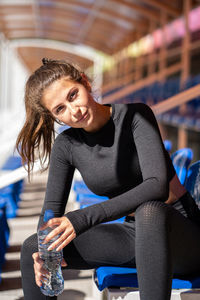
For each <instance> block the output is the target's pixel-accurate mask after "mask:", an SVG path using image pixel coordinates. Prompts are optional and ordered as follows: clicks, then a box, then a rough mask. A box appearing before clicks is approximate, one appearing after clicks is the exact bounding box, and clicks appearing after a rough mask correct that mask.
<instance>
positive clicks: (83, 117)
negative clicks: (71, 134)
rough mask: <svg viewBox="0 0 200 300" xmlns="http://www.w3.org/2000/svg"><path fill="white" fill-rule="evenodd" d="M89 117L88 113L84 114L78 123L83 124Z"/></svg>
mask: <svg viewBox="0 0 200 300" xmlns="http://www.w3.org/2000/svg"><path fill="white" fill-rule="evenodd" d="M87 116H88V112H86V113H84V115H83V116H82V117H81V118H80V119H79V120H78V121H77V122H81V121H83V120H85V119H86V118H87Z"/></svg>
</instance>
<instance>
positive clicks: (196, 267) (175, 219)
mask: <svg viewBox="0 0 200 300" xmlns="http://www.w3.org/2000/svg"><path fill="white" fill-rule="evenodd" d="M169 230H170V245H171V254H172V261H173V268H174V273H176V274H181V275H186V274H190V273H195V272H199V271H200V226H199V225H197V224H195V223H194V222H192V221H191V220H189V219H188V218H186V217H184V216H183V215H182V214H180V213H179V212H178V211H176V210H174V209H172V212H171V214H170V228H169Z"/></svg>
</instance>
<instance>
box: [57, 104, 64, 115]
mask: <svg viewBox="0 0 200 300" xmlns="http://www.w3.org/2000/svg"><path fill="white" fill-rule="evenodd" d="M63 109H64V106H63V105H61V106H58V107H57V109H56V115H58V114H59V113H60V112H61V111H62V110H63Z"/></svg>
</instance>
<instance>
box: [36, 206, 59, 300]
mask: <svg viewBox="0 0 200 300" xmlns="http://www.w3.org/2000/svg"><path fill="white" fill-rule="evenodd" d="M53 217H54V213H53V211H52V210H46V211H45V214H44V219H43V220H44V222H47V221H48V220H50V219H52V218H53ZM52 230H53V228H50V227H48V228H46V229H44V230H38V249H39V256H40V258H41V259H42V260H43V261H44V265H43V267H44V268H45V269H46V270H47V271H48V272H49V278H48V279H45V280H44V282H42V286H41V288H40V290H41V292H42V293H43V294H44V295H46V296H51V297H53V296H58V295H59V294H61V293H62V292H63V289H64V279H63V276H62V270H61V261H62V258H63V252H62V250H61V251H56V249H53V250H49V251H48V250H47V249H48V247H49V246H50V245H51V244H52V243H53V242H54V241H55V240H57V239H58V237H59V236H56V237H55V238H53V239H52V240H51V241H50V242H48V243H47V244H42V243H43V241H44V239H45V237H46V236H47V234H48V233H49V232H51V231H52Z"/></svg>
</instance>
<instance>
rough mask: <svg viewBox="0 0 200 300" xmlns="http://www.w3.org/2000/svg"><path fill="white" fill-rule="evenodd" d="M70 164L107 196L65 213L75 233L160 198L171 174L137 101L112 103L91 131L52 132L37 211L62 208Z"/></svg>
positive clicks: (153, 125) (148, 114) (151, 121)
mask: <svg viewBox="0 0 200 300" xmlns="http://www.w3.org/2000/svg"><path fill="white" fill-rule="evenodd" d="M75 168H77V169H78V170H79V171H80V173H81V175H82V177H83V179H84V181H85V183H86V184H87V186H88V187H89V189H90V190H91V191H93V192H94V193H96V194H98V195H102V196H107V197H108V198H109V200H106V201H104V202H102V203H99V204H94V205H92V206H89V207H86V208H84V209H78V210H75V211H71V212H68V213H67V214H66V216H67V217H68V218H69V220H70V221H71V223H72V225H73V226H74V229H75V231H76V234H77V235H78V234H80V233H82V232H84V231H86V230H87V229H89V228H90V227H92V226H94V225H96V224H99V223H102V222H106V221H110V220H114V219H117V218H119V217H122V216H125V215H128V214H130V213H132V212H134V211H135V209H136V208H137V207H138V206H139V205H140V204H142V203H143V202H146V201H150V200H158V201H166V200H167V198H168V193H169V182H170V180H171V179H172V178H173V176H174V175H175V170H174V168H173V165H172V162H171V159H170V157H169V155H168V153H167V151H166V150H165V148H164V146H163V142H162V139H161V136H160V132H159V129H158V125H157V122H156V119H155V117H154V114H153V112H152V110H151V109H150V108H149V107H148V106H147V105H145V104H141V103H137V104H136V103H135V104H127V105H125V104H112V116H111V118H110V119H109V121H108V122H107V123H106V124H105V125H104V126H103V127H102V128H101V129H100V130H99V131H97V132H94V133H89V132H86V131H85V130H84V129H79V128H69V129H67V130H65V131H64V132H62V133H61V134H59V135H58V136H57V138H56V140H55V143H54V145H53V149H52V153H51V159H50V168H49V177H48V182H47V189H46V195H45V201H44V206H43V209H42V214H41V216H42V215H43V214H44V211H45V209H52V210H53V211H54V213H55V216H56V217H59V216H62V215H63V214H64V213H65V207H66V203H67V200H68V196H69V192H70V188H71V183H72V179H73V174H74V170H75Z"/></svg>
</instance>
